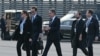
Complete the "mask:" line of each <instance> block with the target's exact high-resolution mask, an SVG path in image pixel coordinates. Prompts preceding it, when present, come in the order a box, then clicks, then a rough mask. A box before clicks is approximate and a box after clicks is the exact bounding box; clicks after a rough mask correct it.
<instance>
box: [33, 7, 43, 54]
mask: <svg viewBox="0 0 100 56" xmlns="http://www.w3.org/2000/svg"><path fill="white" fill-rule="evenodd" d="M31 21H32V56H38V48H37V40H38V39H39V36H40V35H41V33H42V17H41V16H39V15H38V14H37V8H36V7H32V8H31Z"/></svg>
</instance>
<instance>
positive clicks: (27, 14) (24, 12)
mask: <svg viewBox="0 0 100 56" xmlns="http://www.w3.org/2000/svg"><path fill="white" fill-rule="evenodd" d="M22 13H23V14H25V15H26V16H27V17H28V18H29V13H28V12H27V11H25V10H23V11H22Z"/></svg>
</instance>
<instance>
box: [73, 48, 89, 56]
mask: <svg viewBox="0 0 100 56" xmlns="http://www.w3.org/2000/svg"><path fill="white" fill-rule="evenodd" d="M80 49H81V50H82V52H83V53H84V54H85V55H88V51H87V50H86V48H82V47H81V48H80ZM73 56H77V48H75V47H74V48H73Z"/></svg>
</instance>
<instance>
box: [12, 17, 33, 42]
mask: <svg viewBox="0 0 100 56" xmlns="http://www.w3.org/2000/svg"><path fill="white" fill-rule="evenodd" d="M21 22H22V20H21V21H20V23H19V25H18V27H17V29H16V30H15V32H14V34H13V40H18V39H20V24H21ZM23 28H24V29H23V34H22V35H23V38H24V39H27V38H30V35H31V30H32V24H31V20H30V19H29V18H27V19H26V21H25V23H24V27H23Z"/></svg>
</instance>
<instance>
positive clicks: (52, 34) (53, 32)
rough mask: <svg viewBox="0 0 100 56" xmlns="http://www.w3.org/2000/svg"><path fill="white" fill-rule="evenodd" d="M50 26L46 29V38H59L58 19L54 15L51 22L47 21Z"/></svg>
mask: <svg viewBox="0 0 100 56" xmlns="http://www.w3.org/2000/svg"><path fill="white" fill-rule="evenodd" d="M49 27H50V28H51V29H50V30H49V31H48V35H47V36H48V40H54V41H55V40H60V19H59V18H57V17H55V19H54V20H53V22H52V23H49Z"/></svg>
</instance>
